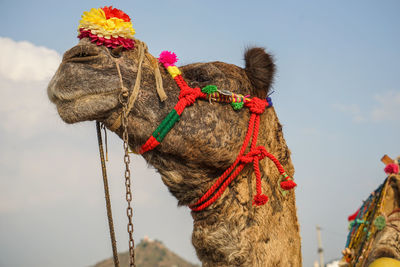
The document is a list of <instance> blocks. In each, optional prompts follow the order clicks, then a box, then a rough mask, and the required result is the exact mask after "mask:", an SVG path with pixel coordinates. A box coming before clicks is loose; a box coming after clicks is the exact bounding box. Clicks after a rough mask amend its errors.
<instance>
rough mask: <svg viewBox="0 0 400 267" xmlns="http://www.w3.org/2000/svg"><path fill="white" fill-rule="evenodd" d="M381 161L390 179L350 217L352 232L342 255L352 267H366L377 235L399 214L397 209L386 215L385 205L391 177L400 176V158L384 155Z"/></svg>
mask: <svg viewBox="0 0 400 267" xmlns="http://www.w3.org/2000/svg"><path fill="white" fill-rule="evenodd" d="M381 161H382V162H383V163H384V164H385V169H384V171H385V173H386V174H387V175H388V177H387V178H386V180H385V181H384V182H383V183H382V184H381V185H380V186H379V187H378V188H377V189H376V190H375V191H374V192H372V193H371V194H370V195H369V197H368V198H367V200H365V201H364V203H363V205H362V206H361V207H360V208H359V209H358V210H357V211H356V212H355V213H354V214H352V215H350V216H349V217H348V221H349V230H350V231H349V234H348V236H347V242H346V248H345V249H344V250H343V251H342V253H343V255H344V257H343V260H345V261H346V262H347V263H348V266H350V267H359V266H364V263H365V262H364V261H365V260H366V258H367V257H366V255H368V253H369V252H370V250H371V246H372V243H373V241H374V239H375V237H376V234H377V233H378V232H379V231H382V230H383V229H385V227H388V226H389V227H391V225H390V223H389V224H388V222H390V219H388V218H389V216H390V215H391V214H393V213H394V212H399V210H398V209H395V210H393V211H392V212H391V213H390V214H385V212H384V205H385V195H386V192H387V190H388V188H389V187H390V185H389V183H390V177H391V175H397V174H400V173H399V163H400V157H398V158H397V159H391V158H390V157H389V156H388V155H384V156H383V157H382V158H381ZM372 265H373V264H371V265H370V266H372ZM374 266H375V265H374ZM376 266H378V265H376ZM379 266H380V265H379Z"/></svg>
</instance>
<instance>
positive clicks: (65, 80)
mask: <svg viewBox="0 0 400 267" xmlns="http://www.w3.org/2000/svg"><path fill="white" fill-rule="evenodd" d="M135 42H136V45H135V46H136V47H135V48H134V49H125V48H124V47H122V46H118V47H116V48H107V47H106V46H103V45H100V46H99V45H96V43H93V42H91V40H90V38H82V39H81V40H80V42H79V43H78V45H76V46H75V47H73V48H71V49H70V50H68V51H67V52H65V54H64V56H63V60H62V63H61V65H60V66H59V68H58V70H57V72H56V74H55V75H54V77H53V78H52V80H51V81H50V84H49V86H48V89H47V90H48V96H49V98H50V100H51V101H52V102H53V103H54V104H55V105H56V106H57V110H58V113H59V115H60V117H61V118H62V119H63V120H64V121H65V122H67V123H77V122H81V121H91V120H97V121H101V122H103V123H104V124H105V125H106V126H108V127H111V125H113V123H114V122H115V120H116V119H117V117H118V116H119V115H120V114H121V109H122V106H121V103H120V101H119V100H120V98H121V96H120V95H121V82H120V77H119V74H118V70H117V67H116V64H117V63H118V65H119V68H120V73H121V77H122V81H123V86H124V87H125V88H127V89H128V93H129V94H131V93H132V89H133V87H134V84H135V81H136V78H137V73H138V66H139V62H138V61H139V57H140V53H139V51H138V48H137V46H138V45H140V44H143V43H142V42H141V41H139V40H135ZM245 64H246V67H245V68H240V67H237V66H235V65H231V64H226V63H222V62H211V63H196V64H190V65H186V66H182V67H180V68H181V70H182V73H183V77H184V78H185V80H186V81H187V83H188V84H189V86H191V87H200V88H202V87H204V86H206V85H216V86H217V87H218V88H221V89H224V90H229V91H232V92H235V93H240V94H243V95H251V96H258V97H260V98H265V97H266V96H267V94H268V91H269V89H270V88H271V84H272V80H273V75H274V72H275V66H274V63H273V61H272V57H271V56H270V55H269V54H267V53H266V52H265V51H264V49H262V48H252V49H248V50H247V51H246V54H245ZM141 68H142V75H141V79H140V89H139V93H138V97H137V99H136V101H135V104H134V106H133V108H132V110H131V111H130V114H129V137H130V146H131V148H132V149H133V150H134V151H138V150H139V147H140V146H141V145H142V144H144V143H145V142H146V140H147V139H148V137H149V136H151V134H152V132H153V131H154V130H155V129H156V128H157V126H158V125H159V124H160V123H161V121H162V120H163V119H164V118H165V116H166V115H167V114H168V113H169V112H170V111H171V110H172V108H173V107H174V105H175V104H176V102H177V100H178V95H179V87H177V85H176V83H175V81H174V80H173V79H172V77H170V75H169V74H168V73H167V71H166V70H165V69H164V68H163V67H162V65H161V64H158V63H157V61H156V59H155V58H154V57H153V56H152V55H150V54H149V53H148V51H147V50H146V51H145V57H144V60H143V62H142V66H141ZM155 68H159V69H160V71H161V77H162V82H163V88H164V90H165V92H166V94H167V96H168V99H167V100H166V101H164V102H162V101H160V98H159V96H158V94H157V91H156V89H155V88H156V80H155V76H154V72H155ZM272 110H273V109H271V111H268V112H266V113H268V114H270V115H272V119H271V117H270V118H269V119H268V118H267V117H268V116H266V115H263V117H262V119H264V120H270V122H272V123H274V124H275V125H274V128H277V129H278V130H279V131H280V130H281V127H280V125H279V123H278V121H277V120H276V117H275V113H274V112H273V111H272ZM248 118H249V112H248V110H247V109H246V108H243V109H242V110H240V111H234V110H233V109H232V108H231V106H229V105H226V104H219V103H212V104H210V103H209V102H208V101H204V100H199V101H197V102H196V103H195V104H194V105H193V106H191V107H189V108H187V109H186V110H185V111H184V113H183V114H182V117H181V119H180V121H179V123H177V125H176V126H175V127H174V128H173V129H172V130H171V132H170V133H169V134H168V135H167V136H166V138H165V139H164V141H163V143H162V144H161V145H160V147H159V148H157V149H156V150H155V151H151V152H148V153H145V155H144V157H145V158H146V159H147V160H148V161H149V163H150V164H152V165H154V166H155V167H156V168H157V169H158V170H159V171H160V173H161V174H162V176H163V180H164V182H165V183H166V184H167V185H168V186H169V189H170V190H171V192H172V193H173V194H174V195H175V196H177V197H178V200H179V203H180V204H188V203H189V202H190V201H193V200H194V199H193V198H194V197H195V195H197V194H196V193H194V194H193V196H190V194H188V193H187V191H186V190H187V188H186V186H184V187H182V184H181V183H180V182H178V183H177V180H179V179H180V178H178V177H184V176H187V174H188V173H190V172H191V173H192V175H194V176H197V175H201V176H203V177H209V179H210V180H212V179H214V178H215V177H216V176H217V175H218V174H220V173H221V172H222V171H223V170H224V168H227V167H229V164H231V163H232V162H233V161H234V160H235V157H236V156H237V154H238V151H239V149H240V146H241V144H242V142H243V138H244V135H245V134H246V130H247V124H248ZM270 130H272V129H270ZM115 132H116V133H117V134H118V135H120V136H121V135H122V128H121V127H119V128H118V129H115ZM274 136H275V134H274ZM276 136H278V137H279V138H280V140H282V138H281V137H282V136H281V133H277V134H276ZM284 148H285V149H284V150H285V151H283V150H282V153H283V154H282V156H283V157H286V159H287V157H288V151H287V148H286V145H285V144H284ZM284 160H285V158H284ZM174 169H175V170H176V169H178V170H183V169H185V170H184V171H183V172H187V173H186V174H183V173H177V171H174ZM190 169H192V170H194V171H191V170H190ZM197 170H198V171H197ZM178 172H179V171H178ZM167 177H169V178H167ZM186 182H187V181H186ZM186 182H185V183H186ZM202 183H204V181H202V180H196V179H193V183H190V185H187V186H188V187H190V188H191V189H190V190H189V191H196V190H193V187H197V186H198V185H199V184H202ZM182 188H184V189H182ZM199 188H201V187H199ZM198 190H201V189H198Z"/></svg>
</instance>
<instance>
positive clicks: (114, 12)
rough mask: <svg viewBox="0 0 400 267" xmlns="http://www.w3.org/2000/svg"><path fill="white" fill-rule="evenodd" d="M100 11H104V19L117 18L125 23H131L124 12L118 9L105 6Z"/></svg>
mask: <svg viewBox="0 0 400 267" xmlns="http://www.w3.org/2000/svg"><path fill="white" fill-rule="evenodd" d="M102 9H103V11H104V14H105V15H106V19H109V18H119V19H123V20H124V21H126V22H129V21H131V18H130V17H129V16H128V15H127V14H126V13H125V12H124V11H122V10H120V9H118V8H113V7H112V6H105V7H103V8H102Z"/></svg>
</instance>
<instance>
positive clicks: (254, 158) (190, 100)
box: [139, 60, 296, 211]
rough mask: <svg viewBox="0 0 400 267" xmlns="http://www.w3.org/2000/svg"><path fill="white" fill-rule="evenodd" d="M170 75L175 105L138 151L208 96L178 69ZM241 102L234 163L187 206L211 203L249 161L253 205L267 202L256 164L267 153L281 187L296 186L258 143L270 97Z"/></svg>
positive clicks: (153, 144) (194, 208)
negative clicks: (243, 127) (243, 119)
mask: <svg viewBox="0 0 400 267" xmlns="http://www.w3.org/2000/svg"><path fill="white" fill-rule="evenodd" d="M160 61H161V60H160ZM163 63H164V66H166V68H168V67H171V66H173V67H174V68H176V67H175V66H174V65H172V64H171V62H169V63H167V64H166V63H165V62H163ZM173 63H174V62H173ZM176 69H177V68H176ZM169 71H170V70H169ZM174 71H176V70H174ZM170 73H171V71H170ZM171 75H172V76H173V78H174V80H175V82H176V84H177V85H178V87H179V88H180V94H179V101H178V103H177V104H176V105H175V107H174V109H173V110H172V111H171V112H170V114H169V115H168V116H167V117H166V118H165V119H164V121H163V122H162V123H161V124H160V126H159V127H158V128H157V129H156V130H155V131H154V132H153V135H152V136H151V137H150V138H149V139H148V140H147V141H146V143H145V144H144V145H143V146H142V147H141V149H140V151H139V153H140V154H143V153H145V152H147V151H149V150H152V149H154V148H155V147H156V146H158V145H159V144H160V143H161V141H162V139H163V138H164V136H165V135H166V134H167V133H168V132H169V130H170V129H171V128H172V127H173V126H174V124H175V123H176V122H177V121H178V119H179V117H180V115H181V114H182V112H183V110H184V109H185V108H186V107H188V106H190V105H193V104H194V103H195V102H196V100H197V99H199V98H200V99H207V98H208V94H207V93H204V92H202V90H201V89H200V88H191V87H190V86H188V85H187V83H186V81H185V80H184V79H183V77H182V75H181V74H180V72H179V70H178V72H177V73H174V74H172V73H171ZM203 89H204V88H203ZM244 106H245V107H247V108H249V111H250V113H251V115H250V120H249V124H248V129H247V133H246V136H245V139H244V142H243V145H242V147H241V149H240V151H239V155H238V156H237V158H236V160H235V161H234V162H233V164H232V165H231V166H230V167H229V168H228V169H227V170H226V171H225V172H224V173H223V174H222V175H221V176H220V177H219V178H218V179H217V181H216V182H215V183H214V184H213V185H212V186H211V188H210V189H208V191H207V192H206V193H205V194H204V195H203V196H202V197H201V198H200V199H199V200H198V201H196V203H194V204H191V205H189V208H190V209H191V210H192V211H201V210H204V209H205V208H207V207H209V206H210V205H211V204H213V203H214V202H215V201H216V200H217V199H218V198H219V197H221V195H222V194H223V193H224V191H225V189H226V188H227V187H228V186H229V184H230V183H231V182H232V181H233V180H234V179H235V178H236V177H237V176H238V175H239V173H240V172H241V171H242V170H243V168H244V167H245V165H246V164H248V163H252V164H253V169H254V173H255V176H256V195H255V196H254V199H253V205H257V206H261V205H264V204H265V203H267V201H268V197H267V196H266V195H265V194H263V193H262V187H261V172H260V166H259V161H260V160H262V159H263V158H265V157H268V158H269V159H270V160H272V161H273V162H274V164H275V166H276V168H277V169H278V171H279V174H280V175H281V182H280V186H281V188H282V189H283V190H284V191H287V190H290V189H293V188H294V187H295V186H296V183H295V182H294V181H293V179H292V178H291V177H289V176H288V175H287V174H286V172H285V170H284V168H283V167H282V165H281V164H280V162H279V161H278V160H277V159H276V158H275V157H274V156H273V155H272V154H271V153H269V152H268V151H267V150H266V149H265V147H264V146H257V138H258V133H259V127H260V115H261V114H262V113H263V112H264V111H265V109H266V108H267V107H270V106H272V103H271V101H270V98H267V99H265V100H263V99H260V98H257V97H253V98H251V99H246V101H244ZM250 139H251V145H250V150H249V152H247V153H245V151H246V148H247V147H248V144H249V142H250Z"/></svg>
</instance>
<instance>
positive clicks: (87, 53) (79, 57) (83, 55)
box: [63, 45, 99, 62]
mask: <svg viewBox="0 0 400 267" xmlns="http://www.w3.org/2000/svg"><path fill="white" fill-rule="evenodd" d="M98 56H99V53H98V51H97V50H96V49H93V48H91V47H88V46H84V45H77V46H75V47H73V48H71V49H70V50H68V51H67V52H66V53H65V54H64V58H63V61H72V62H86V61H89V60H92V59H94V58H96V57H98Z"/></svg>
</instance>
